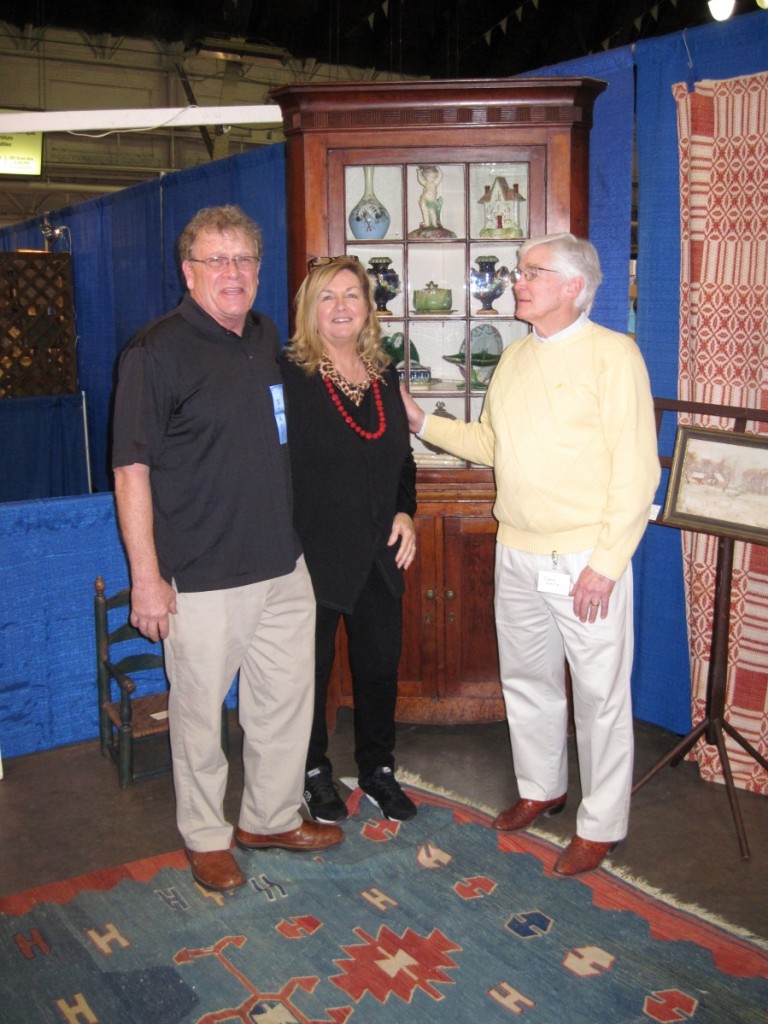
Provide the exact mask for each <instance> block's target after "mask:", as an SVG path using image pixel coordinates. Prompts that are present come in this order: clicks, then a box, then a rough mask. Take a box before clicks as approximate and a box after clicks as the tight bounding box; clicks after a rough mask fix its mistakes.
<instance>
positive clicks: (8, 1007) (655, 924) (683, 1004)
mask: <svg viewBox="0 0 768 1024" xmlns="http://www.w3.org/2000/svg"><path fill="white" fill-rule="evenodd" d="M408 789H409V792H410V794H411V796H412V797H413V799H414V800H416V802H417V803H418V804H419V814H418V816H417V817H416V818H415V819H414V820H412V821H409V822H406V823H398V822H390V821H382V820H381V819H380V818H378V817H377V816H376V815H375V814H372V811H373V808H372V805H371V804H370V803H369V802H368V801H367V800H365V799H361V794H360V792H359V791H356V792H355V793H354V794H353V795H352V797H351V798H350V801H349V806H350V811H351V816H350V819H349V821H348V822H347V824H346V826H345V831H346V841H345V842H344V843H343V845H341V846H339V847H337V848H335V849H333V850H329V851H327V852H326V853H325V854H324V855H323V856H306V855H303V854H296V853H289V852H286V851H279V850H272V851H262V852H260V853H251V854H245V853H239V854H238V858H239V860H240V863H241V864H242V865H243V866H244V867H245V869H246V872H247V874H248V876H249V881H248V884H247V885H246V886H245V887H244V888H242V889H240V890H238V891H237V892H236V893H234V894H233V895H231V896H221V895H211V894H210V893H206V892H204V891H203V890H201V889H200V888H199V887H198V886H197V885H196V884H195V883H194V882H193V880H192V876H191V875H190V872H189V870H188V868H187V865H186V862H185V860H184V857H183V854H182V853H175V854H170V855H167V856H163V857H157V858H151V859H149V860H142V861H136V862H134V863H132V864H128V865H125V866H124V867H122V868H120V869H117V870H113V871H104V872H100V873H96V874H92V875H88V876H84V877H83V878H79V879H75V880H73V881H70V882H62V883H60V884H58V885H52V886H46V887H44V888H41V889H36V890H32V891H30V892H27V893H24V894H21V895H19V896H15V897H10V898H5V899H0V1021H2V1022H3V1024H39V1022H49V1021H50V1022H61V1021H66V1022H71V1024H192V1022H198V1024H214V1022H224V1021H235V1022H243V1024H255V1022H258V1024H342V1022H354V1024H370V1022H384V1024H406V1022H409V1024H410V1022H416V1024H422V1022H425V1024H427V1022H437V1021H440V1022H441V1024H446V1022H449V1024H475V1022H479V1021H482V1022H496V1021H500V1022H502V1021H503V1022H507V1024H509V1022H512V1021H514V1020H517V1019H522V1020H524V1021H526V1022H529V1024H642V1022H643V1021H646V1022H647V1021H649V1020H650V1021H660V1022H675V1021H693V1022H694V1024H757V1022H761V1024H765V1022H766V1019H767V1017H766V1011H767V1009H768V951H767V950H766V947H765V946H763V945H762V943H761V942H760V941H759V940H754V939H752V938H750V937H748V936H746V935H740V934H735V933H734V932H732V931H731V930H729V929H727V928H723V927H720V926H718V925H716V924H713V923H712V922H709V921H706V920H704V919H703V918H702V917H700V916H698V915H697V914H695V913H692V912H691V911H689V910H684V909H681V908H679V907H674V906H672V905H670V903H668V902H665V901H664V900H662V899H660V898H658V897H657V896H656V897H655V896H653V895H651V894H649V893H647V892H645V891H643V889H642V888H640V887H638V886H636V885H634V884H631V883H629V882H627V881H625V880H622V879H620V878H618V877H616V876H615V875H613V874H612V873H611V872H609V871H608V870H605V869H601V870H599V871H597V872H594V873H593V874H591V875H587V876H584V877H583V878H582V879H581V880H577V879H556V878H554V877H552V876H551V875H550V874H549V873H548V870H549V869H550V868H551V866H552V864H553V862H554V859H555V856H556V855H557V852H558V848H557V847H556V846H555V845H553V844H552V843H550V842H548V841H546V840H545V839H543V838H540V837H538V836H536V835H533V834H531V833H525V834H519V835H508V836H502V835H500V834H499V833H497V832H494V831H493V830H492V829H491V828H489V822H490V820H491V818H490V815H488V814H486V813H484V812H483V811H480V810H477V809H475V808H473V807H469V806H466V805H464V804H460V803H458V802H456V801H455V800H452V799H449V798H447V797H445V796H441V795H436V794H434V793H431V792H428V791H426V790H425V789H422V788H417V787H415V786H410V785H409V786H408Z"/></svg>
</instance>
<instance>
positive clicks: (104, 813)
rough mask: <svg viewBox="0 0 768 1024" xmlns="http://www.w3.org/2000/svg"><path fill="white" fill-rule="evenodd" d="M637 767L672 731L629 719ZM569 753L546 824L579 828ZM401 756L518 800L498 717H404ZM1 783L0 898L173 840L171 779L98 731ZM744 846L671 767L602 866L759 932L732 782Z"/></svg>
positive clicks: (748, 806) (755, 828)
mask: <svg viewBox="0 0 768 1024" xmlns="http://www.w3.org/2000/svg"><path fill="white" fill-rule="evenodd" d="M230 732H231V751H230V763H231V766H232V767H231V771H230V784H229V787H228V791H227V813H228V816H229V819H230V820H231V821H235V820H236V817H237V806H238V803H239V796H240V788H241V785H242V771H241V765H240V758H239V756H238V755H239V739H240V732H239V728H238V726H237V725H236V723H235V722H234V720H233V721H232V722H231V729H230ZM635 732H636V748H637V749H636V758H635V768H636V770H635V777H636V778H639V777H640V775H641V774H642V773H643V772H645V771H646V770H647V769H648V768H649V767H650V766H651V765H653V764H654V763H655V762H656V761H657V760H658V759H659V758H660V757H661V756H662V755H664V754H665V753H666V752H667V751H668V750H669V749H670V748H671V747H672V745H673V744H674V742H675V740H676V737H675V736H673V735H672V734H671V733H668V732H666V731H664V730H662V729H659V728H657V727H656V726H651V725H648V724H645V723H642V722H637V723H636V729H635ZM351 751H352V719H351V712H349V711H347V710H342V711H341V712H340V713H339V721H338V725H337V729H336V732H335V734H334V736H333V738H332V743H331V756H332V757H333V761H334V769H335V773H336V775H337V776H339V777H347V776H353V777H354V776H355V775H356V771H355V765H354V761H353V759H352V756H351ZM571 761H572V765H573V767H572V778H571V784H570V798H569V803H568V806H567V807H566V809H565V811H564V812H563V813H562V814H561V815H558V816H557V817H555V818H552V819H544V823H543V824H542V831H543V832H546V833H547V834H548V835H550V836H551V837H553V838H555V839H557V840H561V841H563V840H565V839H566V838H567V837H568V836H570V835H571V834H572V832H573V829H574V822H575V816H576V807H577V803H578V799H577V795H578V774H577V771H576V767H575V756H574V757H572V758H571ZM397 766H398V769H399V770H401V771H404V772H408V773H411V774H413V775H417V776H419V777H420V778H421V779H422V780H424V782H426V783H428V784H431V785H433V786H437V787H440V788H442V789H444V790H447V791H449V792H451V793H454V794H456V795H457V796H459V797H461V798H463V799H465V800H467V801H469V802H472V803H475V804H477V805H480V806H484V807H486V808H487V809H489V810H491V811H493V812H497V811H499V810H501V809H502V808H503V807H505V806H507V805H508V804H509V803H511V802H512V801H513V800H514V799H515V798H516V795H517V794H516V789H515V783H514V779H513V776H512V765H511V756H510V752H509V743H508V739H507V730H506V725H505V724H504V723H501V722H499V723H494V724H491V725H466V726H423V725H418V726H417V725H401V726H400V727H399V730H398V749H397ZM4 770H5V778H4V779H3V780H2V781H0V896H5V895H10V894H12V893H17V892H22V891H24V890H26V889H30V888H33V887H35V886H38V885H44V884H45V883H48V882H54V881H59V880H61V879H63V878H72V877H75V876H77V875H81V874H85V873H87V872H91V871H95V870H98V869H100V868H104V867H111V866H116V865H119V864H122V863H125V862H126V861H131V860H138V859H140V858H142V857H149V856H154V855H157V854H161V853H166V852H170V851H173V850H177V849H179V847H180V845H181V843H180V839H179V836H178V833H177V832H176V827H175V821H174V799H173V786H172V783H171V778H170V776H169V775H167V774H166V775H160V776H157V777H155V778H152V779H147V780H144V781H142V782H138V783H136V784H135V785H134V786H132V787H130V788H128V789H125V790H121V789H120V788H119V787H118V784H117V775H116V772H115V769H114V767H113V766H112V764H111V762H109V761H107V760H105V759H103V758H102V757H101V756H100V754H99V750H98V744H97V743H96V742H87V743H81V744H77V745H75V746H71V747H63V748H60V749H58V750H51V751H43V752H41V753H39V754H33V755H29V756H25V757H19V758H14V759H12V760H5V762H4ZM738 800H739V805H740V808H741V812H742V817H743V820H744V826H745V829H746V833H747V837H748V841H749V846H750V849H751V857H750V859H749V860H745V859H743V858H742V857H741V854H740V851H739V845H738V840H737V837H736V831H735V828H734V823H733V818H732V816H731V809H730V805H729V803H728V799H727V794H726V791H725V788H724V787H722V786H719V785H714V784H711V783H704V782H702V781H701V780H700V779H699V775H698V770H697V768H696V766H695V764H692V763H689V762H685V763H683V764H681V765H679V766H678V767H676V768H670V767H666V768H664V769H663V770H662V771H661V772H660V773H659V775H657V776H656V777H655V778H654V779H653V780H651V781H650V782H649V783H648V784H647V785H646V786H644V787H643V788H642V789H641V790H640V791H639V792H638V793H637V794H636V796H635V798H634V800H633V804H632V817H631V824H630V834H629V836H628V838H627V840H626V841H625V842H624V843H622V844H621V845H620V846H619V847H618V849H617V850H616V851H615V852H614V854H613V855H612V858H611V863H612V864H613V865H614V866H615V867H617V868H619V869H621V870H622V871H624V872H627V873H629V874H631V875H632V876H633V877H636V878H640V879H643V880H645V881H646V882H647V883H648V884H649V885H651V886H653V887H654V888H656V889H659V890H662V891H663V892H664V893H667V894H669V895H672V896H675V897H677V898H678V899H679V900H680V901H682V902H683V903H685V904H695V905H697V906H699V907H701V908H704V909H705V910H707V911H709V912H710V913H712V914H714V915H716V916H717V917H719V918H722V919H724V920H725V921H727V922H730V923H731V924H732V925H736V926H738V927H740V928H744V929H746V930H747V931H749V932H751V933H752V934H754V935H758V936H761V937H762V938H765V939H768V800H766V798H765V797H761V796H757V795H755V794H752V793H745V792H742V791H739V795H738Z"/></svg>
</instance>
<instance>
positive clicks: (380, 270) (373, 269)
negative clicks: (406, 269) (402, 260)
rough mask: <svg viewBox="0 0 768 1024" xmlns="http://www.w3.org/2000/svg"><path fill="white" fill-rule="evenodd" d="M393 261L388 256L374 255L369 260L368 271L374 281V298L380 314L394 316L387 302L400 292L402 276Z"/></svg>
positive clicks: (377, 311)
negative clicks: (398, 273)
mask: <svg viewBox="0 0 768 1024" xmlns="http://www.w3.org/2000/svg"><path fill="white" fill-rule="evenodd" d="M391 263H392V260H391V259H390V258H389V257H388V256H372V257H371V258H370V259H369V260H368V264H369V265H368V268H367V271H366V272H367V274H368V276H369V277H370V278H371V280H372V281H373V298H374V301H375V303H376V313H377V315H378V316H392V311H391V310H389V309H387V303H388V302H391V301H392V299H394V297H395V296H396V295H399V294H400V278H399V277H398V276H397V271H396V270H395V268H394V267H393V266H391Z"/></svg>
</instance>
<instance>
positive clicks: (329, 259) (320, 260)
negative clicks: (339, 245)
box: [307, 253, 360, 274]
mask: <svg viewBox="0 0 768 1024" xmlns="http://www.w3.org/2000/svg"><path fill="white" fill-rule="evenodd" d="M340 260H351V261H352V262H353V263H359V262H360V260H359V259H358V257H357V256H347V255H346V254H345V253H342V255H341V256H313V257H312V259H311V260H307V271H308V272H309V273H310V274H311V273H312V271H313V270H317V268H318V267H327V266H328V265H329V264H330V263H338V262H339V261H340Z"/></svg>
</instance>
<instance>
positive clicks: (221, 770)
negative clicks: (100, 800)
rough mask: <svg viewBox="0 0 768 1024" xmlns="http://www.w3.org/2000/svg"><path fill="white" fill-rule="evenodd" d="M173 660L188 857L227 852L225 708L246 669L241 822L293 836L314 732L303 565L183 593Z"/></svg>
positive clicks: (174, 724)
mask: <svg viewBox="0 0 768 1024" xmlns="http://www.w3.org/2000/svg"><path fill="white" fill-rule="evenodd" d="M176 602H177V609H178V610H177V614H176V615H172V616H171V617H170V634H169V636H168V639H167V640H166V641H165V645H164V647H165V660H166V670H167V673H168V678H169V680H170V684H171V687H170V694H169V700H168V715H169V726H170V734H171V753H172V759H173V781H174V786H175V789H176V820H177V824H178V828H179V832H180V833H181V835H182V837H183V839H184V843H185V845H186V846H187V848H188V849H190V850H195V851H198V852H205V851H209V850H226V849H228V848H229V846H230V843H231V840H232V826H231V825H230V824H229V823H228V822H227V821H226V820H225V818H224V792H225V789H226V785H227V771H228V764H227V760H226V758H225V756H224V754H223V752H222V750H221V728H220V725H221V705H222V703H223V702H224V699H225V697H226V695H227V693H228V691H229V688H230V686H231V685H232V680H233V679H234V677H235V674H236V673H237V671H238V670H239V671H240V685H239V717H240V724H241V725H242V727H243V732H244V739H243V770H244V788H243V797H242V802H241V805H240V816H239V824H240V827H241V828H243V829H245V831H247V832H258V833H275V832H285V831H288V830H289V829H293V828H296V827H297V826H298V825H299V824H301V820H302V819H301V815H300V814H299V807H300V806H301V799H302V791H303V789H304V764H305V758H306V754H307V746H308V744H309V733H310V728H311V725H312V708H313V691H314V670H315V650H314V635H315V634H314V630H315V599H314V593H313V590H312V584H311V581H310V578H309V573H308V572H307V568H306V565H305V563H304V559H303V557H302V558H300V559H299V561H298V563H297V565H296V569H295V570H294V571H293V572H292V573H290V574H288V575H287V576H280V577H278V578H276V579H272V580H266V581H264V582H262V583H254V584H251V585H249V586H245V587H235V588H232V589H229V590H213V591H206V592H203V593H193V594H190V593H184V594H179V593H177V595H176Z"/></svg>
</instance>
